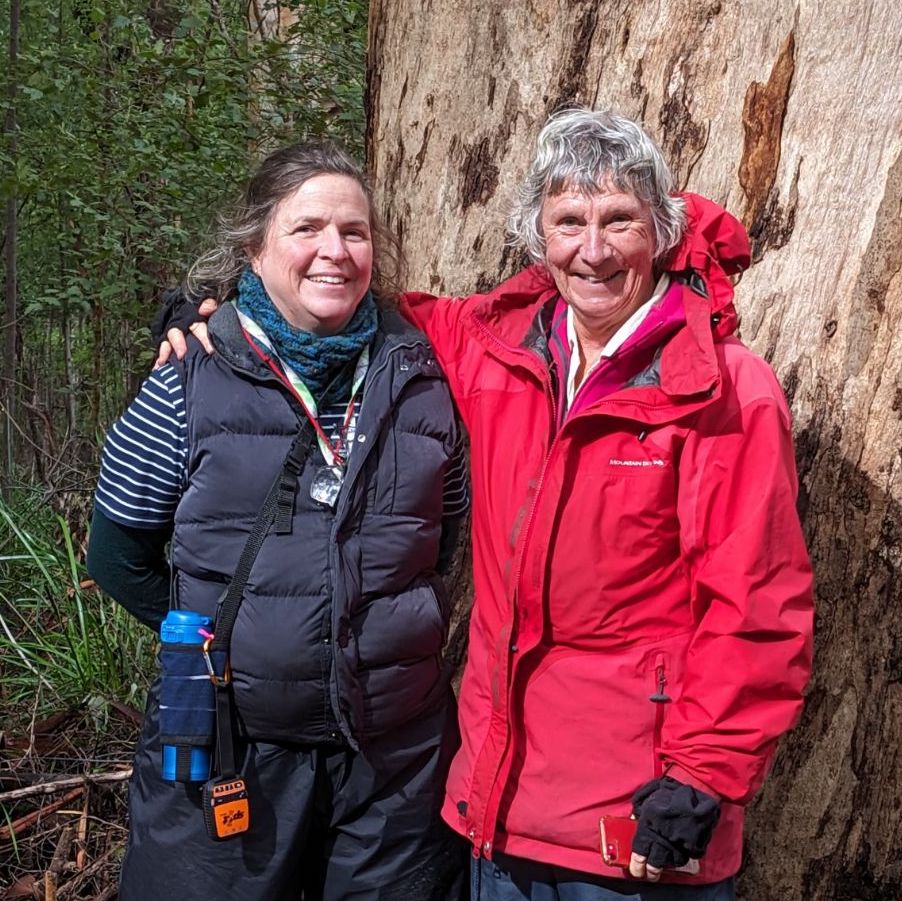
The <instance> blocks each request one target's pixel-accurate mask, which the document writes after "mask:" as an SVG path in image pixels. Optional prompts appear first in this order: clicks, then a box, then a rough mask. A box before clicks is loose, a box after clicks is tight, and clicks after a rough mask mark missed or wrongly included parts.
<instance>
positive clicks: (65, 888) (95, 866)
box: [56, 848, 121, 901]
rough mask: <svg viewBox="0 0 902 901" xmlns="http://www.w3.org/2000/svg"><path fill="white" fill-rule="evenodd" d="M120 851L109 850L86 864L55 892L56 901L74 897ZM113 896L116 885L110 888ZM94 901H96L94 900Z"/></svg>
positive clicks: (119, 849)
mask: <svg viewBox="0 0 902 901" xmlns="http://www.w3.org/2000/svg"><path fill="white" fill-rule="evenodd" d="M119 851H121V848H110V849H109V850H108V851H105V852H104V853H103V854H101V855H100V857H98V858H97V860H95V861H94V862H93V863H90V864H88V866H86V867H85V868H84V869H83V870H82V871H81V872H80V873H79V874H78V875H77V876H76V877H75V878H74V879H71V880H70V881H69V882H67V883H66V884H65V885H61V886H60V887H59V889H58V890H57V893H56V896H57V899H58V901H62V899H64V898H68V897H69V896H70V895H74V894H75V893H76V892H77V891H78V890H79V889H80V888H81V887H82V886H83V885H84V884H85V883H86V882H87V881H88V880H89V879H91V878H92V877H94V876H96V875H97V873H99V872H100V871H101V870H102V869H103V868H104V867H105V866H110V865H111V864H112V861H113V856H114V855H115V854H117V853H118V852H119ZM112 888H113V889H114V892H113V894H115V889H116V885H115V884H114V885H113V886H112ZM95 901H96V899H95Z"/></svg>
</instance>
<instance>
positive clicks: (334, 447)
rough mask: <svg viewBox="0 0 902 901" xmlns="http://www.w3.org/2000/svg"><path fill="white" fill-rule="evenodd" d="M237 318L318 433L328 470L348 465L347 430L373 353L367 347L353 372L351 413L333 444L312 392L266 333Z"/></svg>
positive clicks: (245, 317) (348, 411)
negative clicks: (321, 420)
mask: <svg viewBox="0 0 902 901" xmlns="http://www.w3.org/2000/svg"><path fill="white" fill-rule="evenodd" d="M238 318H239V320H240V321H241V326H242V330H243V331H244V337H245V338H246V339H247V342H248V344H250V346H251V347H252V348H253V349H254V350H255V351H256V352H257V355H258V356H259V357H260V359H261V360H263V362H264V363H266V365H267V366H269V368H270V369H271V370H272V371H273V373H274V374H275V375H276V377H277V378H278V379H279V381H281V382H282V384H283V385H285V387H286V388H288V390H289V391H290V392H291V393H292V394H293V395H294V397H295V398H296V399H297V400H298V402H299V403H300V405H301V408H302V409H303V410H304V413H305V414H306V416H307V418H308V419H309V420H310V423H311V424H312V425H313V428H314V429H315V430H316V440H317V443H318V444H319V449H320V452H321V453H322V455H323V459H324V460H325V461H326V463H328V464H329V466H344V464H345V463H346V462H347V459H348V456H349V453H350V451H349V450H345V448H344V443H345V436H346V435H347V431H348V426H349V425H350V424H351V420H352V419H353V418H354V410H355V407H356V405H357V396H358V394H359V393H360V389H361V387H362V386H363V380H364V378H365V377H366V372H367V369H368V368H369V363H370V350H369V348H368V347H365V348H364V349H363V350H362V351H361V353H360V358H359V359H358V361H357V367H356V368H355V370H354V381H353V384H352V386H351V399H350V401H349V402H348V409H347V411H346V412H345V416H344V421H343V423H342V426H341V431H340V432H339V434H338V438H337V439H336V440H335V442H334V443H333V442H332V441H331V440H330V439H329V437H328V436H327V435H326V433H325V432H324V431H323V428H322V426H321V425H320V424H319V421H318V420H317V409H316V401H315V400H314V398H313V395H312V394H311V393H310V389H309V388H308V387H307V386H306V385H305V384H304V381H303V379H301V377H300V376H299V375H298V374H297V373H296V372H295V371H294V370H293V369H292V368H291V367H290V366H289V365H288V364H287V363H285V362H284V361H283V360H282V359H281V358H280V357H279V355H278V354H277V353H276V352H275V350H273V348H272V345H271V344H270V343H269V340H268V339H267V337H266V334H265V333H264V331H263V330H262V329H261V328H260V326H259V325H257V323H256V322H254V320H253V319H251V318H250V317H249V316H247V315H245V314H244V313H242V312H241V311H240V310H239V311H238Z"/></svg>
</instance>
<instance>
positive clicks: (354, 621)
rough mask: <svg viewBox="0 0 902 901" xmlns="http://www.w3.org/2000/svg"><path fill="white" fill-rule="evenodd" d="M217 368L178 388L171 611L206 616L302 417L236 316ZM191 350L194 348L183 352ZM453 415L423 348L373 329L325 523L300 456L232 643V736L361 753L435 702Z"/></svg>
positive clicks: (213, 329)
mask: <svg viewBox="0 0 902 901" xmlns="http://www.w3.org/2000/svg"><path fill="white" fill-rule="evenodd" d="M210 334H211V337H212V339H213V342H214V345H215V346H216V349H217V353H216V354H213V355H209V356H208V355H207V354H205V353H203V352H202V351H201V350H200V349H199V348H198V347H194V348H192V350H191V352H189V354H188V356H187V357H186V358H185V360H184V362H183V363H182V364H181V366H180V367H179V368H180V372H181V374H182V377H183V379H184V384H185V398H186V412H187V423H188V465H187V484H186V486H185V489H184V493H183V494H182V498H181V500H180V502H179V506H178V509H177V511H176V517H175V531H174V534H173V538H172V562H173V568H174V572H175V580H174V585H175V594H176V598H175V600H176V603H177V604H178V606H180V607H182V608H184V609H191V610H196V611H198V612H200V613H206V614H210V615H215V613H216V609H217V602H218V600H219V599H220V597H221V595H222V593H223V590H224V588H225V585H226V583H227V582H228V580H229V579H230V578H231V576H232V574H233V572H234V570H235V567H236V565H237V562H238V558H239V556H240V554H241V550H242V548H243V547H244V543H245V541H246V540H247V536H248V533H249V531H250V528H251V526H252V524H253V522H254V519H255V517H256V515H257V513H258V511H259V509H260V507H261V505H262V503H263V500H264V498H265V497H266V493H267V491H268V489H269V487H270V485H271V484H272V482H273V479H274V478H275V476H276V473H277V472H278V471H279V469H280V467H281V465H282V461H283V460H284V458H285V455H286V453H287V452H288V448H289V446H290V444H291V441H292V439H293V437H294V436H295V435H296V434H297V431H298V428H299V425H300V422H301V421H302V420H301V419H300V417H303V416H304V414H303V411H302V410H301V408H300V405H299V404H298V403H297V401H296V400H295V398H294V397H293V396H292V395H291V394H290V392H289V391H288V390H287V389H286V388H285V387H284V385H283V384H282V383H281V382H280V381H279V380H278V378H276V376H275V375H274V374H273V373H272V372H271V371H270V370H269V368H268V367H267V366H266V365H265V364H264V363H263V362H262V361H261V360H260V358H259V357H258V356H257V354H256V353H255V352H254V351H253V350H252V348H251V347H250V346H249V345H248V343H247V341H246V340H245V338H244V336H243V334H242V332H241V328H240V325H239V322H238V318H237V315H236V313H235V310H234V308H233V307H232V306H231V305H226V306H224V307H222V308H221V309H220V310H219V311H218V312H217V313H216V314H215V315H214V316H213V318H212V319H211V320H210ZM192 343H193V342H192ZM456 437H457V432H456V424H455V420H454V411H453V407H452V403H451V399H450V395H449V393H448V390H447V387H446V385H445V383H444V380H443V379H442V377H441V372H440V370H439V368H438V366H437V364H436V362H435V358H434V356H433V353H432V349H431V348H430V346H429V344H428V342H427V340H426V338H425V337H424V336H423V335H422V334H421V333H420V332H418V331H416V330H415V329H414V328H413V327H411V326H410V325H408V324H407V323H406V322H404V320H403V319H401V317H400V316H398V315H397V314H396V313H391V312H389V313H383V314H381V321H380V328H379V331H378V332H377V335H376V337H375V339H374V341H373V344H372V346H371V348H370V367H369V371H368V373H367V377H366V381H365V383H364V391H363V398H362V403H361V408H360V414H359V418H358V421H357V433H356V438H355V442H354V447H353V449H352V451H351V455H350V460H349V463H348V471H347V476H346V478H345V482H344V485H343V487H342V490H341V494H340V496H339V499H338V502H337V504H336V506H335V509H334V510H330V509H327V508H325V507H324V506H322V505H321V504H319V503H317V502H316V501H314V500H312V499H311V498H310V482H311V480H312V478H313V475H314V473H315V472H316V470H317V469H319V468H320V467H321V466H322V465H323V463H324V461H323V458H322V454H321V453H320V451H319V449H318V448H317V447H314V448H313V449H312V450H311V453H310V456H309V458H308V460H307V464H306V466H305V468H304V471H303V472H302V473H301V476H300V479H299V480H298V489H297V492H296V496H295V506H294V513H293V520H292V530H291V533H290V534H287V535H276V534H274V533H272V532H271V533H270V534H269V535H268V536H267V538H266V540H265V541H264V543H263V547H262V548H261V550H260V553H259V555H258V557H257V560H256V563H255V564H254V568H253V570H252V572H251V575H250V579H249V580H248V584H247V588H246V590H245V593H244V600H243V602H242V604H241V608H240V610H239V613H238V618H237V621H236V623H235V628H234V631H233V633H232V642H231V664H232V674H233V685H234V691H235V700H236V706H237V710H238V716H239V722H240V726H241V729H242V731H243V733H244V734H245V735H246V736H247V737H249V738H251V739H256V740H267V741H285V742H300V743H318V742H329V741H335V740H337V739H340V738H341V736H344V739H345V740H347V742H348V743H349V744H350V745H351V746H352V747H358V746H359V743H361V742H364V741H365V740H366V737H367V736H369V735H374V734H379V733H382V732H385V731H386V730H388V729H391V728H394V727H396V726H398V725H399V724H401V723H403V722H406V721H407V720H410V719H412V718H413V717H415V716H417V715H418V714H419V713H421V712H422V711H423V710H424V709H426V708H427V707H428V706H429V705H430V704H431V703H433V702H434V700H435V694H436V691H437V690H438V688H439V684H440V680H441V649H442V645H443V643H444V639H445V636H446V633H447V628H448V619H449V609H448V603H447V599H446V597H445V594H444V590H443V587H442V583H441V580H440V579H439V577H438V576H437V575H436V574H435V564H436V561H437V559H438V552H439V539H440V536H441V524H442V504H443V501H442V495H443V479H444V473H445V470H446V468H447V466H448V464H449V460H450V458H451V455H452V452H453V449H454V446H455V442H456Z"/></svg>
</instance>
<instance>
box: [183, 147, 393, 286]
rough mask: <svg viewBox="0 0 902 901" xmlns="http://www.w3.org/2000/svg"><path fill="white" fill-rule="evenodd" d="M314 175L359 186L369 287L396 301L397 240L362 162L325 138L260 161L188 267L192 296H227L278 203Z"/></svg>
mask: <svg viewBox="0 0 902 901" xmlns="http://www.w3.org/2000/svg"><path fill="white" fill-rule="evenodd" d="M318 175H344V176H347V177H348V178H352V179H353V180H354V181H356V182H357V184H358V185H360V187H361V188H362V190H363V193H364V194H365V196H366V199H367V202H368V204H369V208H370V231H371V234H372V239H373V276H372V282H371V288H372V290H373V293H374V294H375V295H376V296H377V298H378V299H379V300H380V301H382V302H383V303H391V302H392V301H394V300H395V299H396V298H397V295H398V294H399V293H400V291H401V282H402V280H403V277H404V269H405V263H404V257H403V254H402V251H401V246H400V243H399V241H398V239H397V237H396V236H395V235H394V234H393V233H392V232H391V231H390V230H389V229H388V228H387V227H386V226H385V225H384V224H383V222H382V220H381V219H380V218H379V216H378V214H377V213H376V210H375V208H374V205H373V194H372V191H371V190H370V187H369V185H368V184H367V181H366V179H365V178H364V175H363V171H362V169H361V168H360V166H358V165H357V163H356V162H354V160H353V159H352V158H351V157H350V156H349V155H348V154H347V153H346V152H345V151H344V150H343V149H342V148H341V147H340V146H339V145H338V144H336V143H334V142H333V141H326V140H316V141H306V142H304V143H301V144H291V145H289V146H288V147H283V148H282V149H281V150H277V151H275V152H274V153H271V154H270V155H269V156H267V157H266V158H265V159H264V160H263V162H261V163H260V165H259V166H258V168H257V170H256V172H254V174H253V176H252V177H251V180H250V181H249V182H248V184H247V187H246V188H245V191H244V197H243V199H242V202H241V203H240V204H239V205H238V206H236V207H235V208H234V209H233V210H231V211H229V212H226V213H223V214H221V215H220V216H219V217H218V222H217V224H218V228H217V233H216V238H215V242H214V245H213V247H212V248H211V249H210V250H208V251H207V252H206V253H204V254H203V255H202V256H201V257H200V258H198V259H197V260H196V261H195V262H194V264H193V265H192V266H191V268H190V269H189V271H188V275H187V276H186V278H185V284H184V289H185V293H186V294H187V295H188V296H189V297H191V298H193V299H195V300H199V299H201V298H203V297H216V298H217V299H218V300H223V299H225V298H226V297H228V296H229V295H230V294H231V293H232V291H233V290H234V288H235V285H236V283H237V281H238V277H239V276H240V275H241V272H242V271H243V270H244V268H245V267H246V266H247V265H249V263H250V261H251V258H252V257H254V256H256V255H257V254H258V253H259V252H260V250H262V248H263V245H264V243H265V241H266V235H267V232H268V231H269V226H270V224H271V222H272V220H273V216H274V215H275V212H276V209H277V207H278V206H279V204H280V203H281V202H282V201H283V200H284V199H285V198H286V197H288V196H290V195H291V194H293V193H294V192H295V191H297V189H298V188H300V187H301V185H303V184H304V182H306V181H309V180H310V179H311V178H316V176H318Z"/></svg>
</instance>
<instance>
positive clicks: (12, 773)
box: [0, 702, 141, 901]
mask: <svg viewBox="0 0 902 901" xmlns="http://www.w3.org/2000/svg"><path fill="white" fill-rule="evenodd" d="M110 710H111V711H112V715H111V716H110V717H109V719H108V720H107V723H106V728H105V729H104V732H103V734H101V733H99V732H98V730H97V726H96V722H95V718H94V716H93V715H92V712H91V711H90V710H89V709H88V708H87V705H85V706H83V707H81V708H78V707H74V708H71V709H68V710H63V711H59V712H57V713H55V714H52V715H51V716H49V717H45V718H44V719H41V720H35V719H32V720H31V721H30V722H29V723H28V724H27V727H26V728H25V730H24V731H22V732H14V733H0V812H2V818H0V899H2V901H13V899H17V901H21V899H31V898H34V899H42V901H73V899H88V898H90V899H92V901H110V899H115V898H116V896H117V882H118V876H119V864H120V862H121V859H122V854H123V852H124V850H125V842H126V836H127V832H126V827H125V823H126V795H127V780H128V776H129V774H130V773H131V758H132V752H133V748H134V744H135V740H136V738H137V733H138V728H139V724H140V720H141V714H140V713H139V712H138V711H137V710H135V709H134V708H133V707H130V706H129V705H126V704H122V703H119V702H113V703H112V704H111V706H110Z"/></svg>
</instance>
